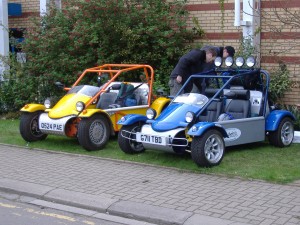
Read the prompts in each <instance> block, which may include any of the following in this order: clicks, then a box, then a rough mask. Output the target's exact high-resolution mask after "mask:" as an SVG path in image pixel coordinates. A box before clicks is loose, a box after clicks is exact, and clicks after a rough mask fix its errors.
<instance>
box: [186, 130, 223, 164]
mask: <svg viewBox="0 0 300 225" xmlns="http://www.w3.org/2000/svg"><path fill="white" fill-rule="evenodd" d="M224 153H225V143H224V138H223V136H222V134H221V133H220V132H219V131H217V130H209V131H207V132H205V133H204V134H203V135H202V136H200V137H194V138H193V141H192V145H191V155H192V159H193V160H194V162H195V163H196V164H197V165H198V166H202V167H212V166H217V165H219V164H220V163H221V161H222V159H223V157H224Z"/></svg>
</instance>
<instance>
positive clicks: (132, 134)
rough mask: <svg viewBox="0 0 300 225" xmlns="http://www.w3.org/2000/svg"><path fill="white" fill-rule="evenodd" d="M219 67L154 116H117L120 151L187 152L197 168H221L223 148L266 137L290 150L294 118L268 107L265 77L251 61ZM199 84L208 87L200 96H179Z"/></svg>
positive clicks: (218, 61)
mask: <svg viewBox="0 0 300 225" xmlns="http://www.w3.org/2000/svg"><path fill="white" fill-rule="evenodd" d="M222 63H223V62H222V59H221V58H217V59H216V60H215V65H216V69H215V70H214V71H210V73H206V74H199V75H192V76H191V77H190V78H189V79H188V80H187V81H186V83H185V84H184V85H183V87H182V88H181V90H180V91H179V92H178V93H177V95H176V96H174V98H173V99H172V101H171V103H170V104H169V105H168V106H167V107H166V108H165V109H164V111H162V113H161V114H160V115H159V116H156V112H155V110H154V109H152V108H149V109H148V110H147V113H146V116H143V115H137V114H129V115H126V116H124V117H122V118H121V119H120V120H119V121H118V124H121V125H122V128H121V130H120V132H119V134H118V143H119V146H120V148H121V150H122V151H123V152H125V153H140V152H143V151H144V150H145V149H157V150H163V151H167V152H172V153H177V154H183V153H184V152H186V151H187V152H190V153H191V156H192V159H193V160H194V162H195V163H196V164H197V165H199V166H203V167H211V166H216V165H218V164H220V163H221V161H222V159H223V156H224V153H225V148H226V147H228V146H235V145H241V144H247V143H253V142H261V141H264V140H265V138H266V136H267V137H268V139H269V142H270V144H272V145H274V146H277V147H286V146H289V145H290V144H291V143H292V140H293V137H294V125H293V121H294V120H295V117H294V115H293V114H292V113H290V112H289V111H285V110H276V109H273V107H271V106H270V105H269V103H268V88H269V82H270V77H269V74H268V72H267V71H265V70H261V69H255V68H254V65H255V58H253V57H249V58H248V59H247V60H246V61H245V60H244V59H243V58H242V57H238V58H237V59H236V60H235V65H233V64H234V60H233V58H226V60H225V64H226V66H227V67H226V69H224V68H222ZM244 64H246V65H247V66H244ZM211 72H213V75H209V74H211ZM204 79H206V81H207V79H208V80H209V83H210V85H209V87H206V86H205V85H204V86H203V88H202V90H201V93H197V91H196V92H195V93H183V91H184V87H185V86H186V85H188V83H189V82H193V83H195V82H202V83H206V82H203V80H204Z"/></svg>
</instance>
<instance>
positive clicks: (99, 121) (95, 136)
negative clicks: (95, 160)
mask: <svg viewBox="0 0 300 225" xmlns="http://www.w3.org/2000/svg"><path fill="white" fill-rule="evenodd" d="M109 136H110V128H109V124H108V121H107V119H106V117H105V116H103V115H94V116H92V117H91V118H87V119H85V118H84V119H82V120H81V121H80V122H79V125H78V141H79V144H80V145H81V146H82V147H83V148H85V149H86V150H88V151H95V150H100V149H102V148H104V146H105V145H106V144H107V142H108V139H109Z"/></svg>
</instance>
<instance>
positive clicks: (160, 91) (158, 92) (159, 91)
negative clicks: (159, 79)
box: [156, 88, 166, 96]
mask: <svg viewBox="0 0 300 225" xmlns="http://www.w3.org/2000/svg"><path fill="white" fill-rule="evenodd" d="M156 92H157V95H160V96H166V93H165V92H164V90H163V89H162V88H160V89H158V90H157V91H156Z"/></svg>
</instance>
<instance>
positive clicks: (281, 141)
mask: <svg viewBox="0 0 300 225" xmlns="http://www.w3.org/2000/svg"><path fill="white" fill-rule="evenodd" d="M293 139H294V124H293V121H292V120H291V119H290V118H289V117H286V118H283V120H281V122H280V124H279V126H278V129H277V130H276V131H272V132H270V133H269V142H270V144H271V145H274V146H276V147H280V148H283V147H287V146H289V145H291V144H292V142H293Z"/></svg>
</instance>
